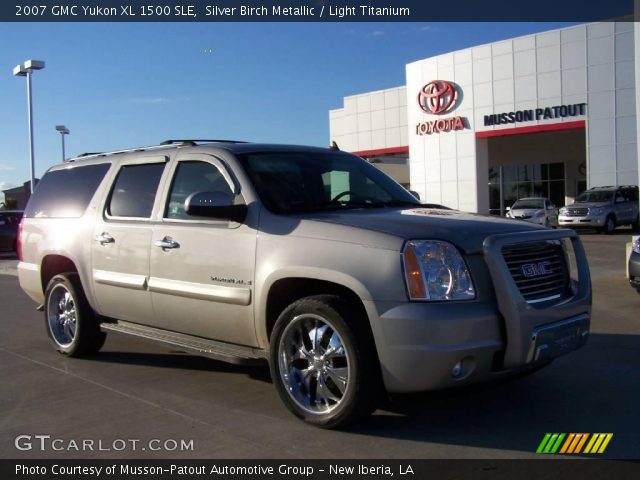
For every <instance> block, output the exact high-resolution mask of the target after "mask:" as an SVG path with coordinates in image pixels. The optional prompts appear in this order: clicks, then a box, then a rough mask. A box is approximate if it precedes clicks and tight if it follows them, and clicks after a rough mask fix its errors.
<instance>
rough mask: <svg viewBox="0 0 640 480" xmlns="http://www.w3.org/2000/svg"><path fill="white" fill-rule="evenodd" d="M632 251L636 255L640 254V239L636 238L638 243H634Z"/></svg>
mask: <svg viewBox="0 0 640 480" xmlns="http://www.w3.org/2000/svg"><path fill="white" fill-rule="evenodd" d="M631 249H632V250H633V251H634V252H636V253H640V238H636V241H635V242H633V246H632V247H631Z"/></svg>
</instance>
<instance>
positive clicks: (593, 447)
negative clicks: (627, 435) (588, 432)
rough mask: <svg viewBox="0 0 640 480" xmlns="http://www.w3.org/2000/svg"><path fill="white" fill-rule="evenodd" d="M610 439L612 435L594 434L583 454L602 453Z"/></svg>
mask: <svg viewBox="0 0 640 480" xmlns="http://www.w3.org/2000/svg"><path fill="white" fill-rule="evenodd" d="M612 438H613V433H594V434H593V437H592V438H591V440H590V441H589V444H588V445H587V448H585V450H584V453H604V451H605V450H606V448H607V446H608V445H609V442H610V441H611V439H612Z"/></svg>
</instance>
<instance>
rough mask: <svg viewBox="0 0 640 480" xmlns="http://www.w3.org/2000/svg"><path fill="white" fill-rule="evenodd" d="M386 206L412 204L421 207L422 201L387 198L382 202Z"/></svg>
mask: <svg viewBox="0 0 640 480" xmlns="http://www.w3.org/2000/svg"><path fill="white" fill-rule="evenodd" d="M382 203H383V204H384V206H385V207H402V206H405V205H407V206H411V207H421V206H422V204H421V203H417V202H412V201H410V200H387V201H385V202H382Z"/></svg>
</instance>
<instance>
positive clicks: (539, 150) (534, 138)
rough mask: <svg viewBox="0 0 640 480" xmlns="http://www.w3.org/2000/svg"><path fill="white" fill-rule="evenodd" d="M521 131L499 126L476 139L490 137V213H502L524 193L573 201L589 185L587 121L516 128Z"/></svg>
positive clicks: (559, 201) (562, 202)
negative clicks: (555, 126) (540, 128)
mask: <svg viewBox="0 0 640 480" xmlns="http://www.w3.org/2000/svg"><path fill="white" fill-rule="evenodd" d="M561 125H562V124H561ZM549 127H550V128H553V126H549ZM517 131H518V129H513V130H507V131H505V133H506V135H505V134H502V135H501V134H500V133H502V132H501V131H499V130H494V131H492V132H491V133H492V136H488V137H485V138H478V139H477V142H487V144H486V148H487V151H488V169H489V172H488V180H489V181H488V188H489V211H490V213H491V214H493V215H501V216H503V215H504V214H505V212H506V209H507V207H510V206H511V205H512V204H513V203H514V202H515V201H516V200H518V199H519V198H524V197H547V198H549V199H550V200H551V201H552V202H553V203H554V204H555V205H556V206H558V207H562V206H564V205H565V204H567V203H570V202H571V201H572V200H573V199H574V198H575V197H576V196H577V195H578V194H579V193H580V192H581V191H582V190H584V188H585V185H586V158H587V154H586V135H585V128H584V126H583V125H581V126H580V127H578V128H570V129H560V130H557V131H554V130H551V131H543V132H535V131H532V132H530V133H517V134H514V133H513V132H517Z"/></svg>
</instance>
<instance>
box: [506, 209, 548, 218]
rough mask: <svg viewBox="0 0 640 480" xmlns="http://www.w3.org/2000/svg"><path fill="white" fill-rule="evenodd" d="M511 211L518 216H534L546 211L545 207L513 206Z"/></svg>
mask: <svg viewBox="0 0 640 480" xmlns="http://www.w3.org/2000/svg"><path fill="white" fill-rule="evenodd" d="M509 212H510V213H511V215H515V216H518V217H522V216H525V217H533V216H535V214H536V213H538V212H544V208H512V209H511V210H510V211H509Z"/></svg>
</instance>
